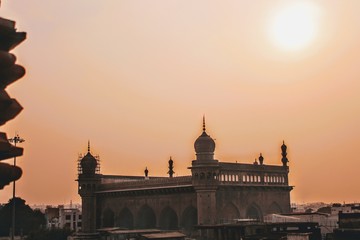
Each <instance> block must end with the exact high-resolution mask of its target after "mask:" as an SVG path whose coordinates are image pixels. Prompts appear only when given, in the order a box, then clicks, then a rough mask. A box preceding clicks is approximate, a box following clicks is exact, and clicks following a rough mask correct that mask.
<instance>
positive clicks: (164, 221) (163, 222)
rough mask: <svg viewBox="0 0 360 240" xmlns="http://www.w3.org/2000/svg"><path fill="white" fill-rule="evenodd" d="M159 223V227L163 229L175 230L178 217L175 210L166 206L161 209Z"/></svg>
mask: <svg viewBox="0 0 360 240" xmlns="http://www.w3.org/2000/svg"><path fill="white" fill-rule="evenodd" d="M159 225H160V228H161V229H165V230H175V229H178V227H179V226H178V225H179V224H178V217H177V215H176V212H175V211H174V210H173V209H172V208H170V207H166V208H164V209H163V210H162V211H161V214H160V221H159Z"/></svg>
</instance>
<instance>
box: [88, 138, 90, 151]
mask: <svg viewBox="0 0 360 240" xmlns="http://www.w3.org/2000/svg"><path fill="white" fill-rule="evenodd" d="M89 152H90V140H88V153H89Z"/></svg>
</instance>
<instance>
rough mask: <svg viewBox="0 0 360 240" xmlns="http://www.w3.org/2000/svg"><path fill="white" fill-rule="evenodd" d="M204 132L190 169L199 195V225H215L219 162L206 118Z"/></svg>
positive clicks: (196, 143)
mask: <svg viewBox="0 0 360 240" xmlns="http://www.w3.org/2000/svg"><path fill="white" fill-rule="evenodd" d="M202 130H203V132H202V134H201V135H200V136H199V137H198V138H197V139H196V141H195V143H194V148H195V153H196V160H193V161H192V166H191V167H190V169H191V173H192V184H193V186H194V188H195V191H196V194H197V210H198V224H215V223H217V215H216V190H217V187H218V174H219V161H218V160H215V159H214V151H215V141H214V140H213V139H212V138H211V137H210V136H209V135H208V134H207V133H206V126H205V117H203V128H202Z"/></svg>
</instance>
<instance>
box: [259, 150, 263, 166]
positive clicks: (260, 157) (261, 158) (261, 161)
mask: <svg viewBox="0 0 360 240" xmlns="http://www.w3.org/2000/svg"><path fill="white" fill-rule="evenodd" d="M259 163H260V165H263V164H264V157H263V156H262V154H261V153H260V156H259Z"/></svg>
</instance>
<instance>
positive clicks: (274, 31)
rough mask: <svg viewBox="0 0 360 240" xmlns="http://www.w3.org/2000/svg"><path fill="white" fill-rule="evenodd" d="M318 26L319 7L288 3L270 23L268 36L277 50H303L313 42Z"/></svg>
mask: <svg viewBox="0 0 360 240" xmlns="http://www.w3.org/2000/svg"><path fill="white" fill-rule="evenodd" d="M318 26H319V7H318V6H317V5H315V3H313V2H310V1H288V5H286V6H283V7H282V8H281V9H278V11H277V12H276V13H275V14H274V16H273V17H272V19H271V21H270V26H269V35H270V38H271V40H272V42H273V43H274V44H275V45H276V46H277V47H279V48H281V49H283V50H288V51H297V50H301V49H304V48H305V47H307V46H308V45H309V44H311V42H312V41H313V40H314V38H315V36H316V34H317V31H318Z"/></svg>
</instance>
